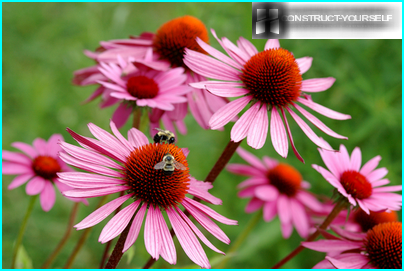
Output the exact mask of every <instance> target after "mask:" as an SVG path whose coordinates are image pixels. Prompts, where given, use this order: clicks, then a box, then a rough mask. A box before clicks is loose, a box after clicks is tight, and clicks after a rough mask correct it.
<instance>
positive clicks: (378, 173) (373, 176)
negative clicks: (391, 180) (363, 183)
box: [365, 167, 389, 183]
mask: <svg viewBox="0 0 404 271" xmlns="http://www.w3.org/2000/svg"><path fill="white" fill-rule="evenodd" d="M388 172H389V171H388V170H387V169H386V168H384V167H382V168H378V169H376V170H374V171H372V172H370V173H368V174H367V175H365V177H366V179H367V180H368V181H369V182H371V183H373V182H375V181H378V180H380V179H381V178H383V177H384V176H386V175H387V173H388Z"/></svg>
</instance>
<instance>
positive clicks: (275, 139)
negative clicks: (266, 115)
mask: <svg viewBox="0 0 404 271" xmlns="http://www.w3.org/2000/svg"><path fill="white" fill-rule="evenodd" d="M270 132H271V140H272V145H273V146H274V149H275V151H276V152H277V153H279V155H280V156H282V157H283V158H286V157H287V156H288V138H287V136H286V131H285V126H283V122H282V119H281V117H280V116H279V113H278V110H276V107H275V106H274V107H272V111H271V128H270Z"/></svg>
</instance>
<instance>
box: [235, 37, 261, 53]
mask: <svg viewBox="0 0 404 271" xmlns="http://www.w3.org/2000/svg"><path fill="white" fill-rule="evenodd" d="M237 45H238V47H240V49H243V50H244V52H246V53H247V55H248V56H250V57H252V56H254V55H256V54H258V50H257V48H255V46H254V45H253V44H252V43H251V42H250V41H249V40H247V39H245V38H243V37H240V38H239V39H238V40H237Z"/></svg>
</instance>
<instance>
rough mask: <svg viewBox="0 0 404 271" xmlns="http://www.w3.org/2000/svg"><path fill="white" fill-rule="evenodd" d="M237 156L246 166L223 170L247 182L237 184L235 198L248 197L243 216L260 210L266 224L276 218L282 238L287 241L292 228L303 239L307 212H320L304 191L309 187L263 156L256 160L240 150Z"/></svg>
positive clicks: (293, 171) (288, 169) (294, 172)
mask: <svg viewBox="0 0 404 271" xmlns="http://www.w3.org/2000/svg"><path fill="white" fill-rule="evenodd" d="M237 153H238V154H239V155H240V156H241V157H242V158H243V159H244V160H246V161H247V162H248V163H249V164H250V165H248V166H247V165H242V164H230V165H228V166H227V169H228V170H229V171H230V172H232V173H234V174H240V175H246V176H249V177H250V178H249V179H247V180H246V181H244V182H242V183H240V185H239V188H241V189H242V190H241V191H240V192H239V197H241V198H246V197H249V198H250V197H251V201H250V202H249V203H248V205H247V207H246V212H247V213H250V212H254V211H256V210H258V209H260V208H263V213H264V220H265V221H267V222H269V221H271V220H272V219H273V218H274V217H275V216H276V215H278V216H279V219H280V221H281V229H282V235H283V237H284V238H289V236H290V235H291V234H292V230H293V226H294V227H295V228H296V230H297V232H298V233H299V234H300V236H302V237H307V235H308V233H309V228H310V223H309V216H308V214H307V209H312V210H317V211H319V210H321V209H322V205H321V203H320V202H318V201H317V200H316V199H315V197H314V196H312V195H311V194H310V193H309V192H307V191H306V189H307V188H309V186H310V185H309V183H307V182H305V181H303V178H302V176H301V174H300V173H299V172H298V171H297V170H296V169H295V168H293V167H292V166H290V165H288V164H284V163H278V161H276V160H274V159H271V158H269V157H267V156H264V158H263V160H262V161H260V160H259V159H258V158H257V157H255V156H254V155H252V154H251V153H249V152H247V151H246V150H244V149H242V148H238V149H237Z"/></svg>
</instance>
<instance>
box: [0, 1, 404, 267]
mask: <svg viewBox="0 0 404 271" xmlns="http://www.w3.org/2000/svg"><path fill="white" fill-rule="evenodd" d="M186 14H189V15H193V16H195V17H198V18H199V19H201V20H202V21H203V22H204V23H205V24H206V26H207V28H208V29H210V28H213V29H215V30H216V33H217V34H218V35H219V36H220V37H222V36H226V37H228V38H229V39H230V40H231V41H233V42H235V41H236V40H237V38H238V37H240V36H243V37H245V38H247V39H249V40H251V3H3V145H2V147H3V149H5V150H12V151H14V149H13V148H12V147H11V146H10V144H11V143H12V142H15V141H22V142H27V143H31V142H32V141H33V140H34V139H35V138H37V137H42V138H45V139H48V138H49V137H50V136H51V135H52V134H54V133H60V134H62V135H63V136H64V138H65V140H66V141H67V142H69V143H72V144H76V143H75V142H74V140H72V138H71V137H70V136H69V135H68V134H67V132H66V127H69V128H71V129H73V130H74V131H77V132H78V133H80V134H84V135H87V136H89V135H90V133H89V131H88V129H87V126H86V124H87V123H89V122H93V123H95V124H96V125H98V126H100V127H102V128H104V129H107V130H109V127H108V123H109V119H110V118H111V116H112V112H113V110H114V108H115V107H112V108H108V109H103V110H100V109H99V107H98V101H94V102H91V103H89V104H83V101H84V100H85V99H86V98H87V97H88V96H89V95H90V94H91V93H92V91H93V90H94V86H90V87H76V86H73V85H72V84H71V79H72V73H73V71H75V70H77V69H80V68H83V67H87V66H90V65H92V61H91V60H90V59H88V58H86V57H85V56H84V55H83V53H82V52H83V50H84V49H90V50H94V49H95V48H96V47H98V44H99V41H101V40H104V41H105V40H111V39H119V38H127V37H128V36H129V35H138V34H140V33H141V32H144V31H152V32H153V31H156V30H157V28H158V27H159V26H160V25H161V24H162V23H164V22H166V21H168V20H170V19H173V18H175V17H178V16H182V15H186ZM210 39H211V44H212V46H214V47H215V48H218V49H219V48H220V47H219V45H218V43H217V42H216V41H215V40H214V38H213V36H211V35H210ZM251 41H252V42H253V43H254V45H256V47H257V48H258V49H259V50H262V49H263V47H264V44H265V41H264V40H251ZM281 46H282V47H284V48H286V49H288V50H290V51H291V52H293V53H294V55H295V56H296V57H303V56H311V57H313V59H314V61H313V65H312V67H311V69H310V70H309V71H308V72H307V73H306V74H304V76H303V78H304V79H309V78H318V77H329V76H332V77H335V78H336V79H337V80H336V82H335V84H334V85H333V86H332V87H331V88H330V89H329V90H327V91H325V92H322V93H315V94H313V95H312V97H313V100H314V101H315V102H317V103H320V104H322V105H324V106H326V107H329V108H331V109H334V110H336V111H338V112H342V113H346V114H350V115H351V116H352V119H351V120H346V121H337V120H331V119H327V118H325V117H322V116H319V115H318V114H316V116H318V117H319V118H320V119H321V120H322V121H323V122H324V123H325V124H326V125H328V126H329V127H330V128H331V129H333V130H335V131H336V132H337V133H340V134H342V135H345V136H348V137H349V140H348V141H342V140H337V139H334V138H331V137H329V136H327V135H325V134H323V133H321V132H320V131H318V130H317V129H315V128H313V129H314V130H315V131H316V133H317V134H318V135H319V136H321V137H323V138H325V139H326V140H327V141H328V142H329V143H330V144H331V145H332V146H333V147H334V148H338V147H339V144H345V146H346V147H347V149H348V151H349V152H352V150H353V148H354V147H355V146H359V147H360V148H361V150H362V155H363V159H362V161H363V162H365V161H367V160H369V159H371V158H372V157H374V156H376V155H381V156H382V158H383V159H382V160H381V162H380V165H379V166H380V167H386V168H387V169H388V170H389V173H388V175H387V178H389V179H390V181H391V183H392V184H396V185H397V184H401V176H402V169H401V165H402V159H401V150H402V143H401V142H402V141H401V138H402V135H401V133H402V131H401V123H402V119H401V118H402V112H401V108H402V104H401V95H402V92H401V75H402V70H401V69H402V68H401V67H402V66H401V59H402V55H401V46H402V43H401V40H282V41H281ZM186 124H187V127H188V134H187V135H178V145H179V146H181V147H187V148H189V150H190V151H191V152H190V155H189V159H188V163H189V165H190V169H191V174H192V175H193V176H195V177H196V178H197V179H200V180H202V179H204V178H205V176H206V175H207V173H208V172H209V170H210V169H211V167H212V166H213V164H214V163H215V161H216V159H217V158H218V157H219V155H220V154H221V152H222V150H223V149H224V147H225V145H226V144H227V142H228V141H229V137H230V130H231V127H232V124H229V125H227V126H226V128H225V131H224V132H220V131H205V130H203V129H202V128H200V127H199V126H198V125H197V124H196V122H195V121H194V119H193V118H192V117H191V116H190V115H189V116H187V118H186ZM290 124H291V130H292V133H293V136H294V141H295V144H296V146H297V148H298V150H299V152H300V154H301V155H302V156H303V158H304V159H305V161H306V164H302V163H300V162H299V161H298V160H297V159H296V157H294V155H293V153H292V151H289V156H288V158H287V159H286V161H285V160H284V159H283V158H281V157H280V156H279V155H278V154H277V153H276V152H275V151H274V148H273V147H272V144H271V142H270V139H269V138H268V140H267V142H266V144H265V146H264V147H263V148H262V149H260V150H253V149H251V148H250V147H248V146H247V145H246V142H243V143H242V146H243V147H245V148H246V149H248V150H249V151H251V152H252V153H254V154H255V155H257V156H258V157H262V156H263V155H268V156H271V157H274V158H276V159H278V160H280V161H284V162H287V163H289V164H291V165H293V166H294V167H296V168H297V169H298V170H299V171H300V172H301V173H302V175H303V177H304V179H305V180H307V181H308V182H310V183H311V184H312V190H313V191H315V192H317V193H319V194H323V195H327V196H331V195H332V189H331V186H330V185H329V184H328V183H327V182H326V181H325V180H324V179H323V178H322V177H321V176H320V174H318V173H317V172H316V171H315V170H314V169H312V167H311V164H319V165H323V162H322V161H321V158H320V156H319V154H318V151H317V148H316V146H315V145H314V144H313V143H312V142H311V141H310V140H309V139H308V138H307V137H306V136H305V135H304V134H303V132H302V131H301V130H300V128H299V127H298V126H297V124H296V123H294V121H293V120H290ZM129 128H130V124H129V123H128V124H127V125H125V127H123V128H122V129H121V132H122V133H123V134H126V131H127V130H128V129H129ZM76 145H77V144H76ZM231 162H238V163H242V160H241V159H240V158H239V157H238V156H237V155H236V156H234V157H233V158H232V160H231ZM12 179H13V176H3V250H2V253H3V258H2V260H3V268H9V267H10V263H11V252H12V244H13V242H14V240H15V239H16V237H17V232H18V228H19V225H20V223H21V221H22V218H23V216H24V213H25V211H26V208H27V206H28V202H29V197H28V196H27V195H26V194H25V189H24V186H22V187H19V188H17V189H15V190H12V191H9V190H7V186H8V184H9V183H10V182H11V181H12ZM244 179H245V178H244V177H241V176H234V175H232V174H230V173H229V172H227V171H224V172H222V173H221V174H220V176H219V178H218V179H217V181H216V182H215V187H214V188H213V189H212V190H211V193H212V194H213V195H215V196H217V197H219V198H221V199H222V200H223V205H221V206H214V207H213V208H214V209H215V210H216V211H218V212H219V213H221V214H223V215H225V216H227V217H229V218H232V219H236V220H238V221H239V226H227V225H220V227H221V228H222V229H223V230H224V231H225V232H226V233H227V234H228V236H229V238H230V239H231V240H232V241H234V240H235V239H236V238H237V236H238V235H239V234H240V232H241V231H242V230H243V229H244V227H245V226H246V225H247V223H248V221H249V220H250V219H251V218H252V216H253V214H245V212H244V208H245V205H246V203H247V202H248V201H247V200H246V199H239V198H238V197H237V189H236V185H237V184H238V183H240V182H241V181H243V180H244ZM98 200H99V199H90V200H89V201H90V205H89V206H84V205H83V206H81V207H80V210H79V214H78V218H77V222H78V221H79V220H80V219H82V218H84V217H85V216H87V215H88V214H89V213H90V212H92V211H93V210H94V208H95V205H96V204H97V202H98ZM72 206H73V204H72V202H70V201H68V200H66V199H64V198H63V197H62V196H61V195H58V197H57V199H56V204H55V206H54V207H53V209H52V210H51V211H50V212H48V213H45V212H43V211H42V209H41V208H40V206H39V203H38V204H37V205H36V206H35V208H34V211H33V215H32V217H31V218H30V220H29V223H28V229H27V232H26V234H25V237H24V240H23V244H24V247H25V249H26V252H27V254H28V255H29V257H31V259H32V261H33V267H34V268H39V267H40V266H41V265H42V263H43V262H44V261H45V260H46V258H47V257H48V255H49V254H50V253H51V252H52V251H53V249H54V248H55V247H56V245H57V243H58V242H59V241H60V239H61V237H62V235H63V233H64V231H65V228H66V223H67V220H68V216H69V214H70V210H71V208H72ZM400 218H401V215H400ZM107 221H108V219H106V221H104V222H102V223H100V224H99V225H97V226H95V227H94V229H93V230H92V232H91V234H90V237H89V240H88V241H87V243H86V245H85V247H84V248H83V249H82V251H81V252H80V254H79V256H78V257H77V260H76V261H75V263H74V265H73V268H98V265H99V260H100V258H101V255H102V252H103V249H104V245H102V244H100V243H98V241H97V240H98V236H99V234H100V232H101V230H102V227H103V226H104V225H105V223H106V222H107ZM80 235H81V232H80V231H79V232H77V231H73V234H72V237H71V240H69V242H68V243H67V245H66V247H65V248H64V249H63V251H62V252H61V254H60V255H59V257H58V258H57V259H56V261H55V262H54V264H53V265H52V268H62V267H63V266H64V264H65V263H66V260H67V258H68V257H69V255H70V253H71V252H72V250H73V247H74V245H75V244H76V242H77V240H78V238H79V237H80ZM207 236H208V238H209V239H210V240H211V241H212V243H213V244H214V245H216V246H217V247H218V248H219V249H221V250H223V251H225V252H226V251H227V250H228V246H227V245H225V244H223V243H221V242H219V241H217V240H215V238H213V237H212V236H210V235H209V234H207ZM211 237H212V238H211ZM300 241H301V238H300V237H299V236H298V235H297V234H296V232H294V233H293V235H292V237H291V238H290V239H289V240H283V239H282V237H281V233H280V225H279V220H278V219H275V220H274V221H272V222H271V223H265V222H264V221H263V220H260V222H259V224H258V225H257V226H256V228H255V230H254V231H253V232H252V233H251V234H250V236H249V238H248V239H247V241H246V242H245V244H244V245H243V246H242V247H241V249H240V250H239V252H238V253H237V254H236V255H234V256H233V258H232V259H231V260H230V261H229V263H228V265H227V267H228V268H270V267H271V266H272V265H274V264H275V263H276V262H277V261H279V260H280V259H281V258H283V257H284V256H285V255H287V254H288V253H289V252H290V251H291V250H293V249H294V248H295V247H296V246H297V245H298V244H299V243H300ZM175 243H176V245H177V255H178V264H177V265H176V266H175V267H176V268H182V267H190V264H192V262H191V261H190V260H189V259H188V257H187V256H186V255H185V253H184V252H183V250H182V249H181V248H180V246H179V244H178V241H177V240H175ZM204 248H205V251H206V253H207V255H208V257H209V259H211V261H212V262H215V261H220V259H221V257H222V256H220V255H219V254H217V253H215V252H213V251H211V250H210V249H209V248H207V247H204ZM323 257H324V255H323V254H321V253H316V252H313V251H307V250H306V251H304V252H303V253H301V254H300V255H299V256H297V257H296V258H295V259H293V260H292V261H291V262H289V263H288V264H287V265H285V267H286V268H311V267H312V266H313V265H314V264H315V263H317V262H318V261H319V260H321V259H323ZM148 259H149V256H148V254H147V252H146V250H145V248H144V244H143V234H141V235H140V237H139V239H138V241H137V242H136V249H135V255H134V257H133V259H132V260H131V261H130V263H127V258H126V257H124V259H123V260H122V262H121V264H120V266H119V267H121V268H140V267H142V266H143V265H144V264H145V263H146V261H147V260H148ZM153 267H154V268H171V266H170V265H169V264H168V263H166V262H165V261H164V260H159V261H157V263H156V264H155V265H154V266H153ZM191 267H192V265H191ZM213 267H214V266H213Z"/></svg>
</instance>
